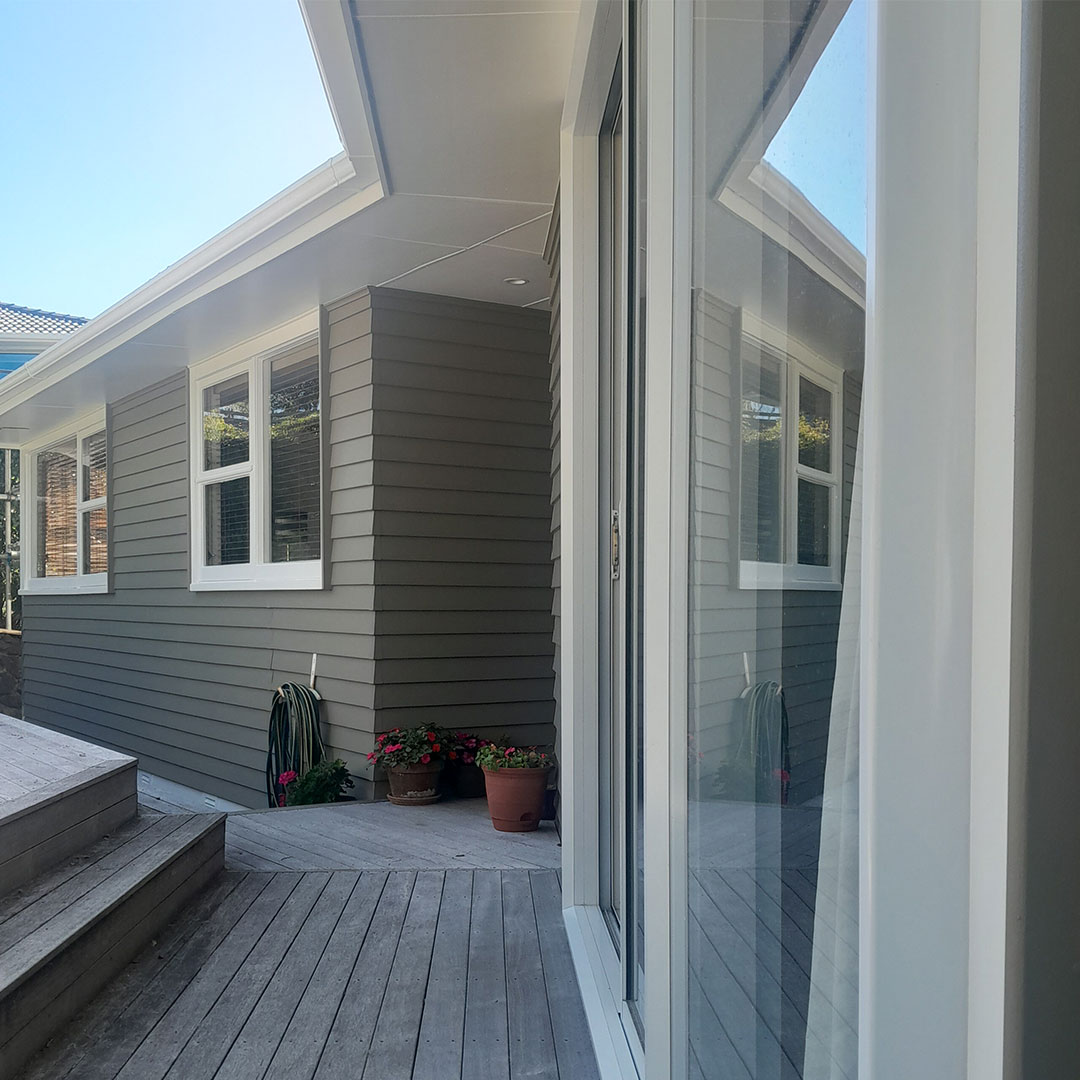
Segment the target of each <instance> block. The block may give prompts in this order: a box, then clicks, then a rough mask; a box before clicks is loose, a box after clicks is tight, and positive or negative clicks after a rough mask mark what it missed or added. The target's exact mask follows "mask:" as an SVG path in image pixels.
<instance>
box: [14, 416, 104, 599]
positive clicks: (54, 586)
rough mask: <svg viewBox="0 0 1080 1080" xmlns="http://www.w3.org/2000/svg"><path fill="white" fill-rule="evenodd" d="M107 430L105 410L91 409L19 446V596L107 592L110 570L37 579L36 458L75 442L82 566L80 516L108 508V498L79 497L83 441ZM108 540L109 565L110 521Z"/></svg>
mask: <svg viewBox="0 0 1080 1080" xmlns="http://www.w3.org/2000/svg"><path fill="white" fill-rule="evenodd" d="M102 431H106V426H105V410H104V408H97V409H94V410H93V411H92V412H89V413H85V414H84V415H82V416H81V417H79V418H78V419H77V420H75V421H73V422H72V423H67V424H62V425H59V426H57V427H55V428H53V429H52V430H51V431H49V432H47V433H46V434H45V435H42V436H41V437H40V438H38V439H36V440H34V441H33V442H31V443H26V444H24V445H23V446H22V447H21V451H22V455H23V465H22V469H21V471H20V483H21V486H22V494H21V495H20V497H19V501H20V517H21V521H22V524H21V539H20V546H21V551H20V554H19V562H20V565H21V566H22V575H21V581H20V583H19V593H20V595H22V596H46V595H57V594H61V595H72V594H77V593H106V592H108V591H109V571H107V570H106V571H104V572H102V573H99V574H83V573H76V574H69V575H66V576H63V577H38V576H37V573H36V570H37V545H38V540H39V538H38V535H37V514H36V513H35V509H36V500H37V456H38V454H40V453H41V452H42V451H44V450H49V449H51V448H52V447H54V446H58V445H59V444H60V443H62V442H66V441H67V440H68V439H74V440H75V445H76V447H77V448H78V449H77V455H78V462H77V467H76V476H75V483H76V501H75V559H76V566H80V567H81V566H82V553H83V517H84V515H85V513H86V511H88V510H96V509H98V508H100V507H103V506H108V496H107V495H105V496H101V497H99V498H96V499H83V498H82V464H83V460H82V455H83V440H84V439H86V438H87V437H88V436H90V435H96V434H98V433H99V432H102ZM106 437H107V436H106ZM105 467H106V470H107V472H106V475H107V477H108V479H107V486H108V487H109V488H111V487H112V460H111V455H110V456H109V457H107V458H106V462H105ZM107 527H108V537H109V544H108V547H109V556H108V557H109V564H110V567H111V565H112V521H109V522H108V526H107Z"/></svg>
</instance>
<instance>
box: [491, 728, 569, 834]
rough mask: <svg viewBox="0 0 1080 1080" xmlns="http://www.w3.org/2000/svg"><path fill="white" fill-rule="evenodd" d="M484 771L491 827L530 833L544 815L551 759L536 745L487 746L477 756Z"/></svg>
mask: <svg viewBox="0 0 1080 1080" xmlns="http://www.w3.org/2000/svg"><path fill="white" fill-rule="evenodd" d="M476 763H477V764H478V765H479V766H480V768H481V769H483V770H484V782H485V784H486V786H487V798H488V811H489V812H490V814H491V824H492V825H494V826H495V828H496V829H498V830H499V832H533V831H534V830H535V829H536V828H537V826H539V824H540V819H541V817H543V814H544V793H545V792H546V791H547V783H548V776H549V775H550V774H551V760H550V759H549V758H548V756H547V754H545V753H543V752H541V751H540V750H537V748H536V747H535V746H525V747H519V746H497V745H496V744H495V743H488V744H487V746H484V747H482V748H481V749H480V750H479V751H478V752H477V755H476Z"/></svg>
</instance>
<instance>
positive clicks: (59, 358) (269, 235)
mask: <svg viewBox="0 0 1080 1080" xmlns="http://www.w3.org/2000/svg"><path fill="white" fill-rule="evenodd" d="M381 197H382V187H381V185H380V184H379V183H378V181H374V182H366V181H365V178H364V177H362V176H358V175H357V172H356V170H355V168H354V166H353V162H352V161H351V160H350V159H349V157H348V155H347V154H344V153H342V154H338V155H337V156H336V157H333V158H331V159H330V160H329V161H327V162H326V163H325V164H323V165H321V166H320V167H319V168H317V169H314V170H313V171H312V172H310V173H308V174H307V175H306V176H303V177H301V178H300V179H299V180H298V181H296V183H294V184H291V185H290V186H289V187H287V188H285V189H284V190H283V191H281V192H279V193H278V194H277V195H275V196H273V198H271V199H269V200H267V201H266V202H265V203H263V204H262V205H261V206H259V207H257V208H256V209H254V210H252V211H251V212H250V213H249V214H246V215H245V216H244V217H242V218H240V220H239V221H237V222H235V223H234V224H232V225H230V226H229V227H228V228H227V229H225V230H223V231H222V232H220V233H218V234H217V235H216V236H214V237H212V238H211V239H210V240H208V241H207V242H206V243H204V244H201V245H200V246H199V247H197V248H195V250H194V251H192V252H190V253H189V254H187V255H185V256H184V257H183V258H181V259H179V260H178V261H177V262H175V263H172V264H171V265H170V266H168V267H166V269H165V270H163V271H162V272H161V273H159V274H157V275H156V276H154V277H153V278H151V279H150V280H149V281H147V282H146V283H145V284H144V285H141V286H140V287H139V288H138V289H136V290H135V291H134V292H132V293H130V294H128V296H126V297H124V299H123V300H121V301H119V302H118V303H116V304H114V305H113V306H112V307H110V308H108V309H107V310H106V311H104V312H102V313H101V314H100V315H98V316H96V317H94V318H93V319H91V320H90V321H89V322H88V323H86V324H85V325H84V326H82V327H80V328H79V329H78V330H76V331H74V332H73V333H71V334H67V335H64V337H63V338H62V339H60V340H57V341H56V342H55V344H52V345H50V347H48V348H47V349H46V350H45V351H44V352H41V353H39V354H38V355H37V356H35V357H34V359H33V360H31V361H29V362H28V363H27V364H25V365H23V367H21V368H19V369H18V370H17V371H15V372H13V373H12V374H10V375H8V376H6V377H5V378H4V379H3V380H0V414H2V413H4V412H6V411H7V410H8V409H11V408H13V407H15V406H16V405H19V404H22V403H23V402H25V401H26V400H28V399H29V398H30V397H32V396H33V395H34V394H35V393H36V392H37V391H38V390H40V389H43V388H44V387H45V386H48V385H52V384H53V383H55V382H57V381H59V380H60V379H61V378H63V377H65V376H67V375H69V374H71V373H73V372H74V371H77V370H79V369H80V368H82V367H84V366H85V365H86V364H88V363H91V362H92V361H93V360H94V359H96V358H97V357H99V356H101V355H104V354H105V353H107V352H109V351H110V350H111V349H114V348H116V347H117V346H119V345H121V344H123V343H124V342H125V341H127V340H129V339H130V338H132V337H134V336H135V334H137V333H139V332H140V331H141V330H143V329H145V328H146V327H148V326H150V325H153V323H155V322H158V321H159V320H161V319H163V318H165V317H166V316H167V315H169V314H171V313H172V312H174V311H176V310H178V309H180V308H182V307H184V306H185V305H186V304H188V303H190V302H191V301H193V300H195V299H197V298H198V297H199V296H201V295H204V294H205V293H206V292H209V291H211V290H212V289H213V288H217V287H218V286H220V285H222V284H225V282H226V281H228V280H231V279H232V278H233V277H238V276H240V274H241V273H245V272H247V270H249V269H253V268H254V266H255V265H259V264H260V263H261V262H267V261H269V259H271V258H273V257H275V256H276V255H278V254H281V253H282V251H285V250H288V249H289V248H291V247H295V246H296V245H298V244H300V243H302V242H303V241H304V240H307V239H309V238H310V237H311V236H315V235H317V234H318V233H320V232H322V231H323V230H324V229H325V228H328V227H330V225H332V224H334V222H335V221H338V220H342V219H343V218H345V217H348V216H350V215H351V214H353V213H356V212H358V211H359V210H361V209H363V208H364V207H365V206H370V205H371V204H372V203H373V202H375V201H377V200H378V199H379V198H381ZM354 204H355V205H354ZM283 242H284V246H282V243H283ZM275 247H277V248H279V249H280V250H272V249H273V248H275Z"/></svg>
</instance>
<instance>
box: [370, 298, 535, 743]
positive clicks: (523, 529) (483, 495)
mask: <svg viewBox="0 0 1080 1080" xmlns="http://www.w3.org/2000/svg"><path fill="white" fill-rule="evenodd" d="M370 296H371V319H372V330H373V346H372V365H371V374H370V378H371V383H372V404H373V409H372V417H373V422H374V433H373V445H374V449H373V454H372V456H373V462H374V470H373V475H374V485H373V489H372V493H373V498H374V505H373V521H374V535H375V561H374V571H375V710H376V716H377V721H378V726H379V727H380V729H385V728H388V727H399V726H400V727H405V726H407V725H410V724H416V723H423V722H431V723H434V724H439V725H442V726H445V727H450V728H456V727H461V728H468V729H469V730H473V731H477V732H479V733H480V734H482V735H485V736H487V737H498V736H502V735H506V736H509V737H510V738H512V739H513V740H514V741H520V742H538V743H545V744H548V745H550V744H551V743H553V742H554V727H553V719H554V697H553V692H554V667H553V664H554V646H553V643H552V614H551V609H552V598H551V597H552V589H551V532H550V527H551V526H550V522H551V502H550V500H551V480H550V466H551V390H550V386H549V348H550V336H549V329H548V327H549V319H550V316H549V315H548V313H547V312H540V311H525V310H523V309H520V308H510V307H503V306H501V305H495V304H484V303H478V302H474V301H467V300H454V299H450V298H447V297H438V296H430V295H426V294H422V293H411V292H403V291H399V290H393V289H372V290H370ZM351 385H352V384H351V383H350V386H351Z"/></svg>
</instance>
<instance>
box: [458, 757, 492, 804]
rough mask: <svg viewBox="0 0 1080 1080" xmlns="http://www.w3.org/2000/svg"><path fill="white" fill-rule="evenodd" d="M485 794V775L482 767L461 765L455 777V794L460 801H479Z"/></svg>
mask: <svg viewBox="0 0 1080 1080" xmlns="http://www.w3.org/2000/svg"><path fill="white" fill-rule="evenodd" d="M484 792H485V787H484V773H483V770H482V769H481V768H480V766H479V765H459V766H458V768H457V771H456V773H455V775H454V794H455V795H456V796H457V797H458V798H459V799H479V798H480V797H481V796H483V794H484Z"/></svg>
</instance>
